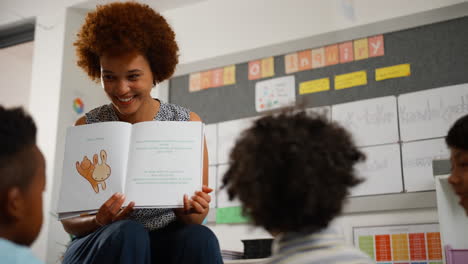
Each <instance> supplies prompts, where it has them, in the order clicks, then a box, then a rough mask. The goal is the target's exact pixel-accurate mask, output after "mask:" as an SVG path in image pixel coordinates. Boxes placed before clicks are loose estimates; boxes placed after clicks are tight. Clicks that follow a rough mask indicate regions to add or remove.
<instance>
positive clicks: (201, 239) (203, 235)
mask: <svg viewBox="0 0 468 264" xmlns="http://www.w3.org/2000/svg"><path fill="white" fill-rule="evenodd" d="M183 236H184V239H185V240H186V241H190V242H191V243H192V244H194V245H199V246H204V245H207V244H208V245H210V246H218V239H217V238H216V235H215V234H214V233H213V231H211V229H209V228H208V227H206V226H204V225H187V226H186V227H185V228H184V230H183Z"/></svg>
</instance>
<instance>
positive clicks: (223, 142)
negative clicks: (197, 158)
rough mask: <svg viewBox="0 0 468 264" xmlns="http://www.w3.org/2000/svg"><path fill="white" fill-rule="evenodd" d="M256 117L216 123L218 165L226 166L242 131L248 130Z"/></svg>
mask: <svg viewBox="0 0 468 264" xmlns="http://www.w3.org/2000/svg"><path fill="white" fill-rule="evenodd" d="M257 118H258V117H252V118H244V119H237V120H232V121H227V122H222V123H218V140H217V142H218V152H217V155H218V160H217V161H218V164H226V163H228V161H229V154H230V153H231V149H232V147H234V144H235V143H236V139H237V138H238V137H239V136H240V134H241V133H242V131H244V130H245V129H247V128H249V127H250V126H251V125H252V124H253V121H254V120H256V119H257Z"/></svg>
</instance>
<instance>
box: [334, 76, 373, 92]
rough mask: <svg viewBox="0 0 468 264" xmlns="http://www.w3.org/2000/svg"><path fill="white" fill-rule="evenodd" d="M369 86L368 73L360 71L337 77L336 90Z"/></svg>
mask: <svg viewBox="0 0 468 264" xmlns="http://www.w3.org/2000/svg"><path fill="white" fill-rule="evenodd" d="M366 84H367V72H366V71H358V72H352V73H347V74H341V75H336V76H335V90H341V89H346V88H351V87H355V86H361V85H366Z"/></svg>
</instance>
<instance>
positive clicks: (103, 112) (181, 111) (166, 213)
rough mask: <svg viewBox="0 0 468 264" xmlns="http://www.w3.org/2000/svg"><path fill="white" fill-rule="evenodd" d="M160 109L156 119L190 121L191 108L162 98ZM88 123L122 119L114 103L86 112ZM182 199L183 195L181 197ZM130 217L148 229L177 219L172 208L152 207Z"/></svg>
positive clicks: (135, 211)
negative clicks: (165, 101)
mask: <svg viewBox="0 0 468 264" xmlns="http://www.w3.org/2000/svg"><path fill="white" fill-rule="evenodd" d="M155 100H158V99H155ZM158 101H159V102H160V106H159V111H158V113H157V114H156V116H155V117H154V119H153V120H155V121H189V120H190V110H188V109H187V108H184V107H181V106H178V105H175V104H168V103H164V102H162V101H160V100H158ZM85 117H86V124H92V123H99V122H108V121H120V120H119V118H118V116H117V114H116V113H115V111H114V108H113V107H112V104H108V105H103V106H100V107H97V108H95V109H93V110H91V111H89V112H88V113H86V114H85ZM181 199H182V197H181ZM129 219H132V220H135V221H137V222H139V223H141V224H142V225H143V226H144V227H145V228H146V229H148V230H150V231H151V230H156V229H160V228H163V227H165V226H167V225H168V224H170V223H171V222H173V221H175V220H176V216H175V214H174V211H173V210H172V209H167V208H151V209H135V210H134V211H133V212H132V213H131V214H130V216H129Z"/></svg>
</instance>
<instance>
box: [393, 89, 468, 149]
mask: <svg viewBox="0 0 468 264" xmlns="http://www.w3.org/2000/svg"><path fill="white" fill-rule="evenodd" d="M398 110H399V120H400V132H401V139H402V140H403V141H413V140H419V139H428V138H436V137H444V136H445V135H446V134H447V131H448V129H449V128H450V127H451V126H452V124H453V123H454V122H455V120H457V119H458V118H460V117H461V116H463V115H466V114H468V85H467V84H461V85H453V86H447V87H442V88H437V89H431V90H425V91H421V92H415V93H409V94H404V95H400V96H399V97H398Z"/></svg>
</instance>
